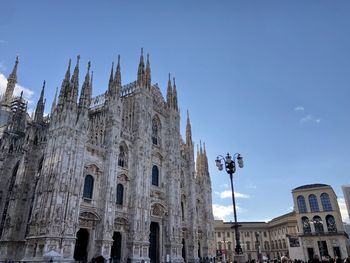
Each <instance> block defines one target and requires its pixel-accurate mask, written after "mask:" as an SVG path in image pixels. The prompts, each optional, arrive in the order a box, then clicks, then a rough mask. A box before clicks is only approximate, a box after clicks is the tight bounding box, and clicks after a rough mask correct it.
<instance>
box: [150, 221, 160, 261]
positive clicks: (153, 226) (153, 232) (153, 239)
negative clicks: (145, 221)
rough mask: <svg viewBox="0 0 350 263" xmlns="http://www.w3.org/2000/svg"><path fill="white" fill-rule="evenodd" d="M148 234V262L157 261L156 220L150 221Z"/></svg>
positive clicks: (157, 234) (157, 236)
mask: <svg viewBox="0 0 350 263" xmlns="http://www.w3.org/2000/svg"><path fill="white" fill-rule="evenodd" d="M150 231H151V233H150V235H149V243H150V244H149V251H148V256H149V258H150V263H159V262H160V261H159V225H158V223H156V222H152V223H151V226H150Z"/></svg>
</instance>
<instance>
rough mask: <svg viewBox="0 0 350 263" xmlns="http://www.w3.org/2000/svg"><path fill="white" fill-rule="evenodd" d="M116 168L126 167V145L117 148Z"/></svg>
mask: <svg viewBox="0 0 350 263" xmlns="http://www.w3.org/2000/svg"><path fill="white" fill-rule="evenodd" d="M118 166H120V167H128V151H127V148H126V145H120V146H119V156H118Z"/></svg>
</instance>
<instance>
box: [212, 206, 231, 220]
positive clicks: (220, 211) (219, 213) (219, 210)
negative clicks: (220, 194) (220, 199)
mask: <svg viewBox="0 0 350 263" xmlns="http://www.w3.org/2000/svg"><path fill="white" fill-rule="evenodd" d="M213 214H214V219H218V220H224V221H227V219H226V217H227V216H229V215H232V214H233V210H232V205H227V206H224V205H218V204H213Z"/></svg>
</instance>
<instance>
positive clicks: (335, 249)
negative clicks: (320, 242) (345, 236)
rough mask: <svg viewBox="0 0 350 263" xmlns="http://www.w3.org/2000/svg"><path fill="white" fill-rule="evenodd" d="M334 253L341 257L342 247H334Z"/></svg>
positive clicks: (335, 255)
mask: <svg viewBox="0 0 350 263" xmlns="http://www.w3.org/2000/svg"><path fill="white" fill-rule="evenodd" d="M333 253H334V257H339V258H341V253H340V248H339V247H333Z"/></svg>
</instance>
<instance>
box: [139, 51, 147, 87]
mask: <svg viewBox="0 0 350 263" xmlns="http://www.w3.org/2000/svg"><path fill="white" fill-rule="evenodd" d="M144 80H145V62H144V60H143V48H141V56H140V63H139V68H138V70H137V84H138V86H139V87H141V86H143V84H144Z"/></svg>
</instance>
